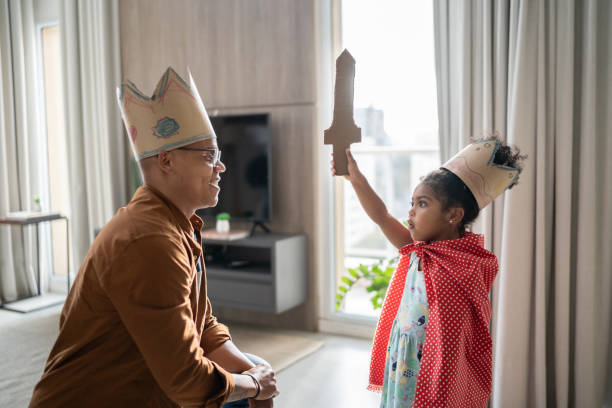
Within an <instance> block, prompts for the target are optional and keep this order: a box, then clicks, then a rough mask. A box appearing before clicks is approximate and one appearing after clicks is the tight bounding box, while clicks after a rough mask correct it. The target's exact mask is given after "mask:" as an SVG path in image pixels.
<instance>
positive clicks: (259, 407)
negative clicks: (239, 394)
mask: <svg viewBox="0 0 612 408" xmlns="http://www.w3.org/2000/svg"><path fill="white" fill-rule="evenodd" d="M272 407H274V400H273V399H272V398H270V399H267V400H254V399H249V408H272Z"/></svg>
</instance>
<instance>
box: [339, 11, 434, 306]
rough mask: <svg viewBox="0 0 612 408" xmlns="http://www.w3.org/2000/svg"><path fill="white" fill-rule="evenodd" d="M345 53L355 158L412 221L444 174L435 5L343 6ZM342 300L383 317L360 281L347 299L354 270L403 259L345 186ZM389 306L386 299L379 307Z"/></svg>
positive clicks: (391, 205) (395, 211)
mask: <svg viewBox="0 0 612 408" xmlns="http://www.w3.org/2000/svg"><path fill="white" fill-rule="evenodd" d="M341 19H342V48H347V49H348V50H349V51H350V52H351V54H352V55H353V56H354V57H355V60H356V73H355V103H354V117H355V122H356V123H357V126H359V127H361V132H362V142H361V143H358V144H354V145H353V146H352V151H353V155H354V157H355V159H356V160H357V163H358V165H359V167H360V169H361V171H362V172H363V173H364V174H365V175H366V177H367V178H368V180H369V182H370V184H371V185H372V187H373V188H374V190H375V191H376V192H377V193H378V195H379V196H380V197H381V198H382V199H383V201H384V202H385V204H386V205H387V207H388V209H389V211H390V212H391V214H392V215H393V216H394V217H396V218H398V219H399V220H400V221H403V220H405V219H407V217H408V211H409V210H410V201H411V196H412V191H413V190H414V188H415V187H416V185H417V184H418V183H419V179H420V178H421V177H422V176H424V175H425V174H427V173H428V172H429V171H431V170H433V169H435V168H437V167H439V165H440V159H439V153H438V150H439V147H438V118H437V101H436V82H435V80H436V79H435V66H434V39H433V5H432V2H431V1H420V0H410V1H408V0H406V1H393V0H377V1H344V2H342V6H341ZM335 196H336V213H337V214H341V216H339V217H336V220H337V221H336V222H337V225H336V237H339V238H340V239H337V242H336V260H337V265H336V282H337V283H336V293H335V294H337V295H340V296H339V298H338V299H340V298H342V299H343V301H342V304H341V307H340V309H339V310H340V311H341V312H342V313H348V314H353V315H361V316H378V314H379V313H380V308H377V309H375V308H374V306H373V305H372V303H371V301H370V298H371V297H372V294H370V293H368V292H367V290H366V287H367V286H368V282H367V281H366V280H364V279H360V280H358V281H357V283H355V284H354V285H353V286H352V287H351V288H350V290H348V291H347V292H346V294H343V293H342V290H343V289H340V287H342V286H347V285H346V284H344V283H343V277H344V278H345V279H344V280H345V281H346V279H349V280H353V281H355V278H353V277H352V276H351V275H350V274H349V273H348V269H349V268H354V267H356V266H358V265H360V264H363V265H366V266H367V265H372V264H375V263H377V262H379V261H383V262H384V263H383V265H386V263H387V260H389V259H393V258H394V257H396V256H397V249H396V248H394V247H393V246H392V245H391V244H390V243H388V242H387V240H386V238H385V237H384V235H383V234H382V232H380V230H379V229H378V227H377V226H376V225H375V224H374V223H373V222H372V221H371V220H370V219H369V218H368V216H367V215H366V214H365V212H364V211H363V209H362V207H361V205H360V204H359V201H358V200H357V197H356V195H355V193H354V191H353V189H352V187H351V185H350V183H348V182H346V181H345V180H339V181H338V182H337V185H336V191H335ZM380 300H382V299H380Z"/></svg>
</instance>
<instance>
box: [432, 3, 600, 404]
mask: <svg viewBox="0 0 612 408" xmlns="http://www.w3.org/2000/svg"><path fill="white" fill-rule="evenodd" d="M434 20H435V40H436V44H435V45H436V63H437V68H436V69H437V79H438V99H439V100H438V104H439V121H440V144H441V151H442V160H445V159H447V158H448V157H449V156H451V155H452V154H453V153H454V152H456V151H457V150H458V149H459V147H460V146H462V145H464V144H465V143H466V142H467V141H468V139H469V137H471V136H481V135H483V134H486V133H487V132H493V131H498V132H499V133H500V134H501V136H502V137H504V138H505V139H506V140H507V141H508V142H510V143H511V144H516V145H517V146H518V147H519V148H521V150H522V151H523V152H525V153H527V154H528V155H529V158H528V159H527V162H526V166H525V170H524V171H523V173H522V175H521V180H520V183H519V185H518V186H516V187H515V188H514V189H512V190H510V191H509V192H508V193H506V194H505V196H503V197H500V198H499V199H497V200H496V201H495V203H494V204H493V205H492V206H491V207H490V208H487V209H486V210H485V211H483V214H482V215H481V220H480V225H479V228H480V229H482V230H483V231H484V232H485V234H486V236H487V245H488V246H489V247H490V248H491V249H492V250H493V251H494V252H495V253H496V254H497V255H498V257H499V259H500V275H499V277H498V279H497V282H496V286H495V288H494V293H493V307H494V314H493V322H492V328H493V336H494V367H495V368H494V390H493V395H492V399H491V404H492V405H493V406H499V407H502V406H503V407H505V406H517V407H518V406H538V407H545V406H550V407H557V406H558V407H566V406H578V407H601V406H604V404H606V401H607V404H608V405H607V406H609V404H611V401H610V395H609V391H608V395H606V390H610V389H611V388H612V384H610V379H609V378H610V374H612V373H611V372H610V369H611V365H610V361H611V359H612V350H611V346H610V344H611V336H610V321H611V319H612V313H611V311H612V308H611V298H612V296H611V295H612V293H611V292H612V251H610V242H612V215H611V213H612V188H610V186H611V185H612V164H611V163H612V160H610V157H612V156H611V155H612V140H611V138H610V135H611V134H612V81H611V80H610V78H612V53H611V49H612V31H611V29H610V25H609V22H610V21H612V3H610V2H608V1H596V0H588V1H584V2H574V1H570V0H561V1H552V0H539V1H524V0H523V1H521V0H516V1H498V0H495V1H491V2H489V1H478V2H468V1H454V0H439V1H436V2H434ZM606 382H607V383H608V384H606Z"/></svg>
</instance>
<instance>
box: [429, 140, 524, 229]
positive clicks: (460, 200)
mask: <svg viewBox="0 0 612 408" xmlns="http://www.w3.org/2000/svg"><path fill="white" fill-rule="evenodd" d="M493 138H494V139H495V140H497V141H498V142H499V146H498V148H497V151H496V152H495V157H494V158H493V163H495V164H499V165H503V166H508V167H512V168H515V169H519V173H520V171H521V170H522V169H523V163H522V162H523V160H525V159H526V158H527V155H525V154H521V152H520V151H519V149H518V148H516V147H511V146H509V145H507V144H506V143H505V142H504V141H502V140H500V139H499V138H498V137H497V136H493ZM484 139H485V138H482V139H478V140H484ZM486 139H491V136H488V137H486ZM478 140H474V141H478ZM421 182H422V183H423V184H425V185H427V186H428V187H429V188H431V189H432V190H433V191H434V193H435V194H436V195H437V196H438V197H437V198H438V199H439V200H440V201H441V202H442V209H443V210H444V211H446V210H448V209H450V208H452V207H461V208H463V212H464V215H463V220H462V221H461V225H460V226H459V229H460V230H461V231H464V230H465V228H466V227H469V226H470V225H471V224H472V223H473V222H474V220H475V219H476V217H478V214H479V213H480V209H479V208H478V203H477V202H476V198H474V195H473V194H472V192H471V191H470V189H469V188H467V186H466V185H465V183H464V182H463V181H462V180H461V179H460V178H459V177H457V176H456V175H455V174H454V173H453V172H451V171H449V170H447V169H445V168H443V167H441V168H439V169H438V170H434V171H432V172H431V173H429V174H428V175H426V176H425V177H424V178H423V179H422V181H421ZM516 184H518V177H517V179H516V180H515V181H514V182H513V183H512V184H511V185H510V186H509V187H508V188H512V187H514V186H515V185H516Z"/></svg>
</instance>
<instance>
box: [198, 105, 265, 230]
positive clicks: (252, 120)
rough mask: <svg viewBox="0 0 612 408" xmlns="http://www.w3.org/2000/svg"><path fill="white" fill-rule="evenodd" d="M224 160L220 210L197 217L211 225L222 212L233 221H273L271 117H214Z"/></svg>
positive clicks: (212, 122)
mask: <svg viewBox="0 0 612 408" xmlns="http://www.w3.org/2000/svg"><path fill="white" fill-rule="evenodd" d="M210 122H211V124H212V126H213V128H214V129H215V133H216V134H217V144H218V145H219V149H220V150H221V161H222V162H223V164H225V167H226V168H227V170H226V171H225V173H222V174H221V183H220V187H221V191H220V192H219V203H218V204H217V206H216V207H212V208H205V209H200V210H198V211H197V214H198V215H199V216H200V217H204V218H206V220H207V221H208V222H211V220H213V219H214V217H215V216H216V215H217V214H219V213H221V212H226V213H229V214H230V216H231V218H232V219H233V220H235V219H238V220H244V221H270V202H271V192H270V183H269V180H270V169H271V164H270V130H269V128H268V114H251V115H231V116H230V115H228V116H212V117H211V118H210Z"/></svg>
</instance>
